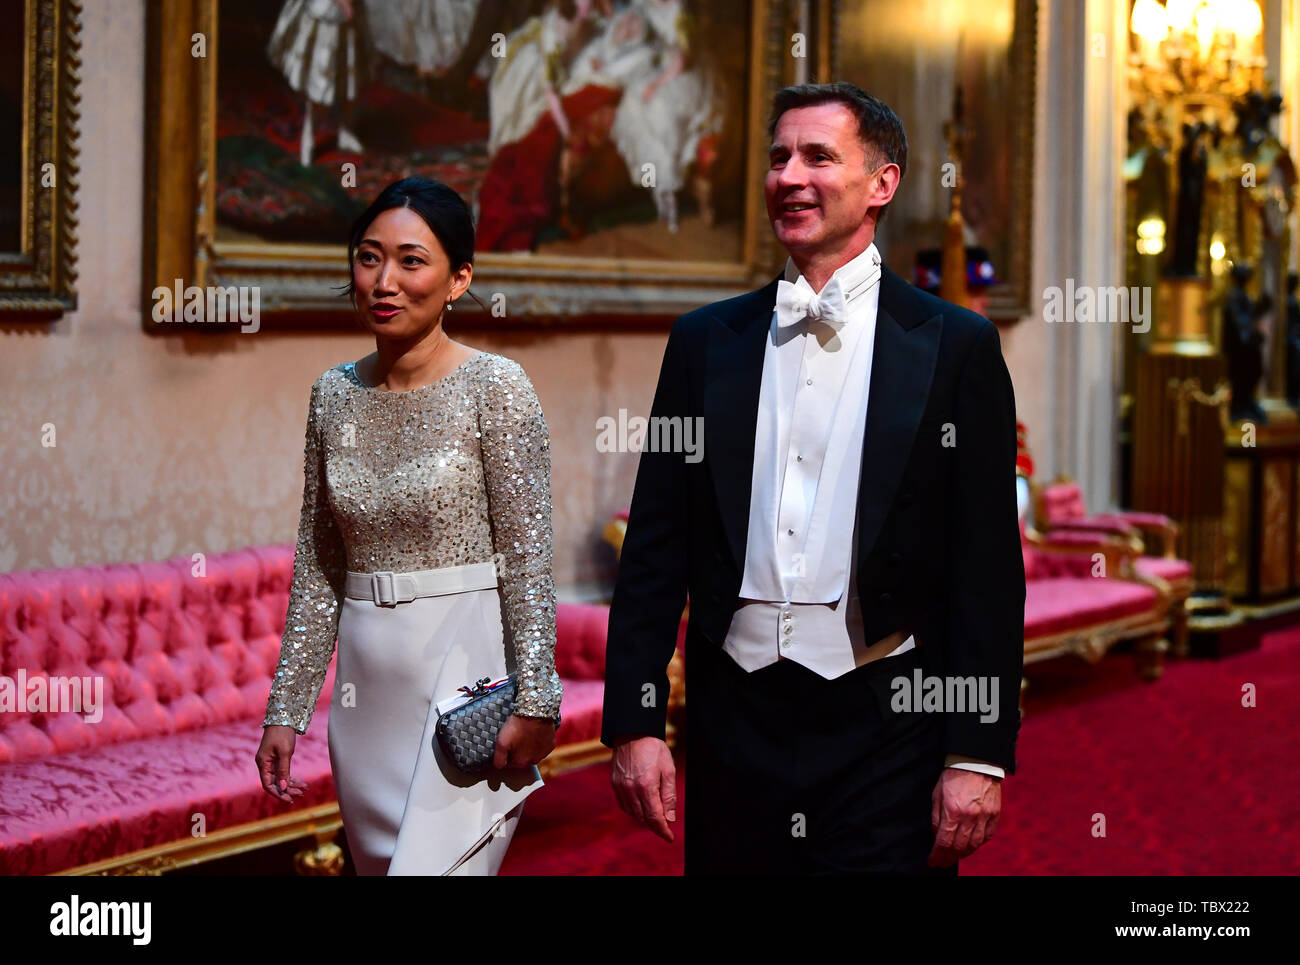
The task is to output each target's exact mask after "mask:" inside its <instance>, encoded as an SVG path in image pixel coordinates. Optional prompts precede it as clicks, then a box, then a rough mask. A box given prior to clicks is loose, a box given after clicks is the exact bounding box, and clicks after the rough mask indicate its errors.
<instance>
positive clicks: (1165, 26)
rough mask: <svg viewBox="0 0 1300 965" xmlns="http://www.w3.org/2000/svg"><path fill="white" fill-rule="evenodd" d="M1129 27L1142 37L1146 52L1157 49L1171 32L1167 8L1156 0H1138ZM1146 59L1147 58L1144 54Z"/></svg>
mask: <svg viewBox="0 0 1300 965" xmlns="http://www.w3.org/2000/svg"><path fill="white" fill-rule="evenodd" d="M1129 29H1130V30H1132V31H1133V33H1135V34H1136V35H1137V36H1138V37H1139V38H1140V39H1141V41H1142V44H1143V51H1144V54H1145V53H1146V52H1149V51H1153V50H1155V48H1156V47H1158V46H1160V42H1161V41H1162V40H1164V39H1165V34H1167V33H1169V21H1168V20H1167V19H1166V18H1165V8H1164V7H1162V6H1160V4H1159V3H1157V2H1156V0H1137V3H1135V4H1133V16H1132V17H1130V18H1129ZM1144 59H1147V58H1146V57H1145V56H1144Z"/></svg>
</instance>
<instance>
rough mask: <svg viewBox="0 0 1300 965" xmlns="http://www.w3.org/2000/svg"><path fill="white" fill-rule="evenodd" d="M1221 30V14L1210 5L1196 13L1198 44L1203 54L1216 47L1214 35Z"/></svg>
mask: <svg viewBox="0 0 1300 965" xmlns="http://www.w3.org/2000/svg"><path fill="white" fill-rule="evenodd" d="M1218 29H1219V13H1218V11H1217V10H1215V9H1214V8H1213V7H1212V6H1210V5H1209V4H1208V3H1207V4H1206V5H1205V6H1203V7H1201V8H1200V9H1199V10H1197V11H1196V44H1197V46H1198V47H1200V48H1201V53H1202V54H1208V53H1209V52H1210V50H1211V48H1212V47H1213V46H1214V33H1215V31H1216V30H1218Z"/></svg>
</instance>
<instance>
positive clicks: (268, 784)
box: [254, 724, 307, 802]
mask: <svg viewBox="0 0 1300 965" xmlns="http://www.w3.org/2000/svg"><path fill="white" fill-rule="evenodd" d="M297 743H298V733H297V731H295V730H294V729H293V728H292V727H289V726H287V725H284V724H271V725H269V726H267V727H264V728H263V729H262V743H261V745H260V746H259V747H258V748H257V755H256V757H255V758H254V760H256V761H257V775H258V777H259V778H260V779H261V781H262V789H263V790H265V791H266V793H267V794H269V795H271V797H275V798H279V799H280V800H281V801H287V802H292V801H293V799H294V798H296V797H299V796H300V795H301V794H302V792H303V791H305V790H307V785H306V784H305V783H304V782H302V781H300V780H298V779H297V778H296V777H292V776H290V774H289V760H290V758H292V757H293V748H294V745H295V744H297Z"/></svg>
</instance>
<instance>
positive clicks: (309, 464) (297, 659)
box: [262, 377, 347, 734]
mask: <svg viewBox="0 0 1300 965" xmlns="http://www.w3.org/2000/svg"><path fill="white" fill-rule="evenodd" d="M322 378H323V377H322ZM322 405H323V402H322V390H321V379H317V380H316V382H315V383H314V384H313V385H312V387H311V402H310V403H309V404H308V407H307V433H306V442H305V444H304V447H303V487H302V514H301V515H300V517H299V519H298V542H297V546H296V547H295V550H294V557H293V585H292V586H291V587H290V589H289V607H288V610H287V611H286V614H285V621H284V636H283V637H282V638H281V641H280V661H279V663H278V664H277V665H276V668H275V677H274V678H273V679H272V681H271V694H270V696H269V697H268V698H267V702H266V719H265V720H264V721H263V722H262V724H263V726H266V725H268V724H288V725H289V726H291V727H292V728H293V729H294V730H295V731H297V732H298V733H299V734H305V733H306V732H307V725H308V724H309V723H310V722H311V718H312V714H313V712H314V711H315V709H316V700H317V698H318V697H319V696H320V691H321V686H322V685H323V684H324V683H325V674H326V672H327V671H328V669H329V662H330V657H331V656H332V655H333V653H334V643H335V639H336V636H337V634H338V625H339V607H340V605H341V602H342V599H343V582H344V578H345V576H346V574H347V554H346V551H345V549H344V545H343V537H342V535H341V534H340V532H339V528H338V524H337V523H336V521H335V519H334V513H333V511H332V510H331V509H330V506H329V502H328V500H327V497H326V492H325V465H324V459H323V455H324V450H323V447H322V445H321V427H320V423H321V418H322V415H323V412H322V408H321V406H322Z"/></svg>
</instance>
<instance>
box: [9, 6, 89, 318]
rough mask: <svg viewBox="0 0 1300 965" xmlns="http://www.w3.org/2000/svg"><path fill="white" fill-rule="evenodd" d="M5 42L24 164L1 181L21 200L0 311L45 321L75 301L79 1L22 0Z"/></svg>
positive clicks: (79, 66) (57, 314)
mask: <svg viewBox="0 0 1300 965" xmlns="http://www.w3.org/2000/svg"><path fill="white" fill-rule="evenodd" d="M5 43H6V45H11V47H17V45H18V44H21V45H22V48H21V51H22V55H21V60H20V65H21V66H20V69H21V74H22V78H21V83H22V108H21V110H22V139H21V145H20V158H18V159H15V160H18V161H19V162H20V163H19V165H18V166H19V167H20V169H21V171H20V173H18V172H15V173H16V174H17V178H18V182H17V183H16V184H11V185H9V186H7V187H6V191H8V190H10V189H11V188H12V189H14V193H16V194H18V195H20V196H21V204H20V210H19V212H18V219H17V220H18V229H17V239H16V240H17V244H16V246H15V249H14V250H8V251H0V318H3V319H5V320H6V321H10V322H43V321H50V320H54V319H57V318H59V317H60V316H61V315H63V313H64V312H69V311H72V310H73V309H75V308H76V307H77V292H76V280H77V270H76V266H77V254H76V248H77V176H78V161H77V125H78V122H79V121H80V119H81V109H80V95H79V93H78V84H79V82H80V76H81V4H80V3H79V2H77V0H26V3H25V4H24V8H23V23H22V24H21V25H19V29H17V30H14V31H13V32H12V33H10V34H9V39H8V40H6V41H5ZM12 53H14V51H13V50H12V49H11V50H10V51H8V54H12ZM6 88H7V85H6ZM11 106H14V107H16V105H11ZM6 234H7V232H6ZM6 247H7V246H6Z"/></svg>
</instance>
